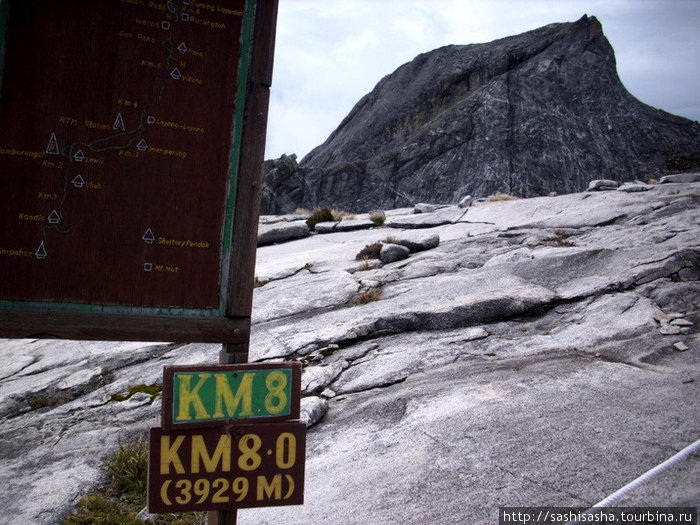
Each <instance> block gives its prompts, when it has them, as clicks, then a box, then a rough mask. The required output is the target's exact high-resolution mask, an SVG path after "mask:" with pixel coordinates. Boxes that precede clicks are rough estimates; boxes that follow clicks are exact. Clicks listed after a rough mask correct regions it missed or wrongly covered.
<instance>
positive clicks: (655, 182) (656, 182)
mask: <svg viewBox="0 0 700 525" xmlns="http://www.w3.org/2000/svg"><path fill="white" fill-rule="evenodd" d="M658 183H659V179H649V180H648V181H647V184H658Z"/></svg>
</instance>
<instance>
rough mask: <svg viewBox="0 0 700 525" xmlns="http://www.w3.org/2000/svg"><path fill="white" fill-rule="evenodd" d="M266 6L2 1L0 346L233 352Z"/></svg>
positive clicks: (268, 57) (242, 308)
mask: <svg viewBox="0 0 700 525" xmlns="http://www.w3.org/2000/svg"><path fill="white" fill-rule="evenodd" d="M269 5H272V4H271V3H270V2H266V0H257V1H256V0H226V1H224V0H210V1H208V2H206V3H199V2H191V1H190V0H167V1H166V0H160V1H153V2H151V1H149V2H146V1H145V0H103V1H100V2H94V1H93V0H61V1H49V0H45V1H39V0H9V1H8V0H2V2H1V7H0V27H1V29H2V30H1V31H0V38H2V46H3V49H4V55H3V60H2V62H1V63H0V67H2V72H1V77H0V79H1V85H0V97H1V98H0V128H1V129H2V130H3V131H2V135H1V136H0V225H2V227H0V319H2V322H0V337H29V336H31V337H42V336H43V337H68V338H76V339H118V340H124V339H142V340H164V338H165V340H172V341H212V342H236V341H237V340H238V339H241V340H245V339H246V336H247V332H246V330H247V326H248V324H249V323H248V322H247V321H246V320H245V319H243V320H241V319H237V318H240V317H243V318H245V317H249V315H250V301H251V299H250V297H251V296H252V280H253V276H252V274H251V273H252V269H253V268H254V248H255V236H256V233H257V215H258V211H259V201H258V200H257V194H256V193H255V192H256V191H257V189H251V188H253V187H254V186H255V185H256V181H257V180H258V178H259V177H260V171H261V165H262V155H263V151H264V132H265V131H264V130H265V125H266V115H267V96H268V95H267V88H268V87H269V84H270V75H271V65H272V49H273V45H274V16H275V13H274V11H275V9H274V8H272V9H269V8H267V7H266V6H269ZM275 5H276V4H275ZM251 112H252V116H251ZM249 282H250V284H249Z"/></svg>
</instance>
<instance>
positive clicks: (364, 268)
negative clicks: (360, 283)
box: [357, 257, 377, 272]
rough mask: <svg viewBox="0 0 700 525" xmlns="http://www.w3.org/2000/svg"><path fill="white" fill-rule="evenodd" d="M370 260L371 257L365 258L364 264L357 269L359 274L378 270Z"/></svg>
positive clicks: (363, 259)
mask: <svg viewBox="0 0 700 525" xmlns="http://www.w3.org/2000/svg"><path fill="white" fill-rule="evenodd" d="M370 260H371V259H370V258H369V257H363V258H362V263H361V264H360V266H358V267H357V271H358V272H366V271H369V270H373V269H374V268H376V267H377V266H376V265H373V264H372V263H371V262H370Z"/></svg>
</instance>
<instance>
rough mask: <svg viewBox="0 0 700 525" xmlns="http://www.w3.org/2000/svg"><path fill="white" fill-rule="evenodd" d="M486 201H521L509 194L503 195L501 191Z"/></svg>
mask: <svg viewBox="0 0 700 525" xmlns="http://www.w3.org/2000/svg"><path fill="white" fill-rule="evenodd" d="M486 200H487V201H489V202H497V201H517V200H520V197H515V196H514V195H508V194H507V193H501V192H500V191H497V192H496V193H494V194H493V195H489V196H488V197H486Z"/></svg>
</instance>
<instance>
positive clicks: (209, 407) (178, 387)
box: [161, 363, 301, 429]
mask: <svg viewBox="0 0 700 525" xmlns="http://www.w3.org/2000/svg"><path fill="white" fill-rule="evenodd" d="M300 393H301V364H300V363H274V364H273V363H266V364H241V365H217V366H167V367H165V368H164V370H163V416H162V420H161V425H162V426H163V428H165V429H175V428H192V427H197V428H200V427H207V426H219V427H220V426H222V425H225V424H226V423H233V422H235V423H245V422H274V421H286V420H290V419H299V409H300Z"/></svg>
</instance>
